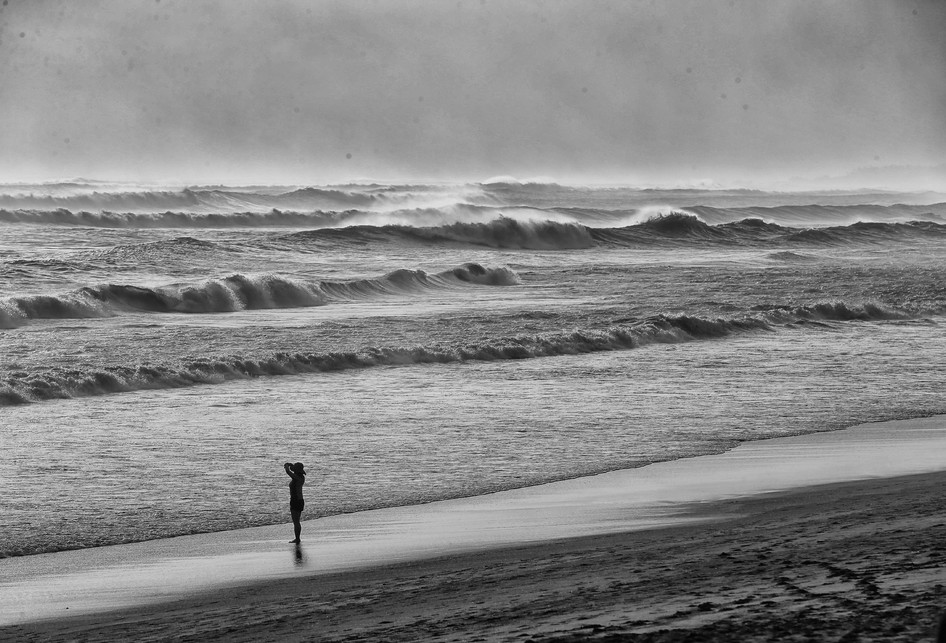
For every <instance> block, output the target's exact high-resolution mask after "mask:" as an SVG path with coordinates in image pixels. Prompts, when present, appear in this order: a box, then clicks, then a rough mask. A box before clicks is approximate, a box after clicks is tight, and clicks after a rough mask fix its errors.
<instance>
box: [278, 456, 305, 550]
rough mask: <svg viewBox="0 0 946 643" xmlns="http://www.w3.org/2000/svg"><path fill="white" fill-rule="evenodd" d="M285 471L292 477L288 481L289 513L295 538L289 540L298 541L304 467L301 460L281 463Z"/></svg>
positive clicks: (303, 503) (303, 504)
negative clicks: (290, 480)
mask: <svg viewBox="0 0 946 643" xmlns="http://www.w3.org/2000/svg"><path fill="white" fill-rule="evenodd" d="M283 466H284V467H285V469H286V473H287V474H288V475H289V477H290V478H292V482H290V483H289V513H290V515H292V526H293V528H294V529H295V531H296V539H295V540H291V541H289V542H293V543H300V542H302V539H301V538H300V537H299V536H300V535H301V534H302V523H301V522H299V520H300V518H301V517H302V510H303V509H304V508H305V500H304V499H303V498H302V485H304V484H305V467H304V466H303V465H302V463H301V462H296V463H295V464H290V463H288V462H287V463H286V464H285V465H283Z"/></svg>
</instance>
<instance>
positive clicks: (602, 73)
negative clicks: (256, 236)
mask: <svg viewBox="0 0 946 643" xmlns="http://www.w3.org/2000/svg"><path fill="white" fill-rule="evenodd" d="M944 16H946V8H944V4H943V3H938V2H916V3H914V2H903V3H873V2H853V3H852V2H826V3H809V2H803V1H801V0H797V1H788V2H780V3H757V2H752V1H750V0H739V1H734V2H727V1H716V0H712V1H709V2H704V1H700V2H697V1H692V2H689V1H688V2H683V1H672V2H618V1H616V0H604V1H600V2H593V3H587V2H579V1H577V0H575V1H572V2H515V3H508V2H480V1H478V0H477V1H475V2H467V1H466V0H461V2H457V3H447V2H441V1H439V0H429V1H425V2H417V1H410V0H408V1H405V2H397V3H385V2H374V3H372V2H359V3H349V2H318V3H310V2H302V1H301V0H300V1H298V2H295V1H287V0H273V1H269V2H250V1H242V0H228V1H224V0H188V1H184V0H178V1H175V0H161V1H160V2H155V1H154V0H149V1H145V0H108V1H105V0H99V1H97V2H96V1H88V2H83V3H70V2H66V1H54V0H29V1H25V0H8V5H7V6H4V7H3V11H2V13H0V85H2V86H3V88H4V91H3V92H2V94H0V119H2V122H3V123H5V125H6V126H5V127H3V128H0V146H2V149H4V151H5V154H4V157H3V159H2V160H0V173H2V174H6V175H15V174H16V173H17V172H20V173H30V172H32V173H34V174H37V175H38V174H44V175H57V176H63V175H75V174H83V175H89V174H97V175H109V176H116V175H121V176H128V177H132V178H134V177H145V176H147V177H152V178H172V179H179V180H200V179H202V178H215V179H216V178H219V179H222V180H226V179H230V180H254V179H255V180H267V181H279V180H280V179H283V180H285V181H302V182H319V181H320V180H338V179H344V178H350V177H353V176H367V175H372V176H379V177H410V176H414V177H430V178H437V177H441V178H456V177H459V178H482V177H484V176H490V175H495V174H505V173H509V174H514V175H517V176H523V175H537V174H542V175H552V176H556V177H563V178H568V177H577V178H582V179H589V178H596V177H598V178H601V179H602V180H615V179H626V180H633V179H635V178H642V179H648V178H658V177H665V178H685V177H686V176H714V177H720V176H725V175H730V176H739V175H740V174H742V175H745V174H749V173H752V174H765V173H768V174H770V175H771V174H778V173H784V172H792V173H798V172H800V171H804V170H805V169H806V168H807V169H810V170H811V171H812V172H831V171H839V170H841V169H845V168H850V167H858V166H864V165H869V164H870V163H871V162H872V161H873V160H874V159H875V157H876V159H877V160H878V161H879V162H881V163H883V164H902V163H933V162H937V161H939V162H941V160H942V159H943V156H944V155H943V152H944V150H946V128H943V127H942V123H943V122H946V87H944V78H943V74H942V70H943V69H944V68H946V45H944V41H943V39H942V38H941V35H940V34H941V33H942V32H941V28H942V27H943V26H946V21H944Z"/></svg>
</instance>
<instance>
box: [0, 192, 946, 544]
mask: <svg viewBox="0 0 946 643" xmlns="http://www.w3.org/2000/svg"><path fill="white" fill-rule="evenodd" d="M0 250H2V254H0V272H2V280H0V289H2V290H0V557H2V556H18V555H30V554H37V553H43V552H51V551H58V550H63V549H73V548H85V547H94V546H98V545H105V544H113V543H120V542H129V541H137V540H147V539H154V538H164V537H170V536H175V535H181V534H189V533H198V532H206V531H217V530H225V529H233V528H239V527H248V526H256V525H265V524H277V523H281V522H287V523H288V521H289V512H288V483H289V478H288V477H287V476H286V475H285V473H284V472H283V463H284V462H287V461H288V462H296V461H302V462H304V463H305V465H306V469H307V471H308V472H309V476H308V480H307V483H306V487H305V493H306V510H305V513H304V514H303V517H304V518H315V517H318V516H325V515H330V514H337V513H343V512H353V511H360V510H366V509H371V508H378V507H386V506H394V505H410V504H416V503H423V502H429V501H432V500H437V499H445V498H453V497H460V496H471V495H479V494H485V493H490V492H494V491H498V490H503V489H510V488H515V487H522V486H528V485H536V484H541V483H544V482H550V481H554V480H561V479H566V478H573V477H578V476H584V475H591V474H595V473H600V472H604V471H610V470H615V469H621V468H628V467H639V466H643V465H646V464H648V463H652V462H658V461H665V460H672V459H678V458H686V457H692V456H696V455H701V454H707V453H717V452H721V451H724V450H727V449H730V448H732V447H733V446H735V445H737V444H738V443H740V442H742V441H746V440H757V439H761V438H769V437H775V436H784V435H795V434H803V433H810V432H817V431H827V430H832V429H839V428H843V427H848V426H852V425H855V424H859V423H863V422H870V421H880V420H889V419H902V418H910V417H920V416H927V415H932V414H938V413H946V396H943V394H942V392H943V390H944V385H946V370H944V369H943V367H942V365H943V364H944V363H946V332H944V326H943V323H944V318H943V314H944V312H946V195H943V194H937V193H896V192H883V191H867V190H859V191H847V192H838V191H832V192H764V191H758V190H737V189H732V190H725V189H639V188H630V187H616V186H566V185H558V184H554V183H523V182H519V181H515V180H512V179H509V180H494V181H488V182H484V183H476V184H416V185H400V184H380V183H363V184H351V185H332V186H239V187H228V186H190V187H186V188H185V187H180V186H161V187H155V186H149V185H131V184H123V183H106V182H98V181H90V180H83V179H76V180H73V181H68V182H62V183H44V184H22V185H13V184H8V185H2V186H0ZM306 530H307V531H306V533H311V532H312V530H317V523H316V524H314V525H311V526H307V527H306ZM290 535H291V527H288V526H287V537H288V536H290ZM304 535H305V534H304Z"/></svg>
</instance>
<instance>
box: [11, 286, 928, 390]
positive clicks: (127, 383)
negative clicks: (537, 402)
mask: <svg viewBox="0 0 946 643" xmlns="http://www.w3.org/2000/svg"><path fill="white" fill-rule="evenodd" d="M471 272H472V273H474V274H476V273H478V272H479V271H478V270H476V269H473V270H472V271H471ZM419 273H420V271H416V272H414V271H406V272H405V273H404V274H400V273H399V274H397V275H393V276H389V277H391V279H392V281H401V280H407V281H408V282H412V281H414V280H415V279H419V278H422V277H421V275H420V274H419ZM445 274H452V273H439V276H441V277H442V276H444V275H445ZM487 274H488V273H487ZM481 276H482V275H481ZM920 313H921V311H910V310H906V309H895V308H891V307H886V306H883V305H881V304H878V303H874V302H866V303H860V304H851V303H845V302H819V303H814V304H810V305H805V306H778V305H772V306H759V307H756V309H754V310H753V311H752V312H750V313H749V314H747V315H742V316H736V317H730V318H709V317H701V316H697V315H654V316H651V317H647V318H645V319H628V320H620V321H619V323H616V324H615V325H612V326H611V327H609V328H606V329H603V330H602V329H579V330H574V331H571V332H561V333H546V334H541V335H520V336H516V337H505V338H496V339H492V340H488V341H483V342H472V343H466V344H434V345H427V346H410V347H383V346H381V347H366V348H364V349H363V350H360V351H352V352H337V353H312V352H304V351H300V352H291V353H290V352H279V353H273V354H270V355H267V356H264V357H262V358H245V357H241V356H227V357H205V358H200V359H193V360H188V361H184V362H180V363H176V364H169V365H168V364H165V365H133V366H111V367H107V368H102V369H98V370H89V371H82V370H66V369H49V370H46V371H43V372H39V373H24V372H18V373H10V374H7V375H6V376H5V377H3V378H2V379H0V405H11V404H25V403H30V402H37V401H42V400H47V399H55V398H63V397H75V396H85V395H103V394H108V393H117V392H122V391H131V390H141V389H150V388H179V387H184V386H194V385H198V384H213V383H219V382H223V381H227V380H234V379H247V378H254V377H266V376H279V375H288V374H302V373H317V372H325V371H338V370H345V369H355V368H371V367H374V366H385V365H406V364H424V363H455V362H464V361H469V360H485V361H492V360H509V359H528V358H538V357H551V356H559V355H575V354H583V353H592V352H599V351H615V350H628V349H634V348H638V347H641V346H645V345H648V344H654V343H681V342H689V341H698V340H712V339H721V338H725V337H727V336H731V335H737V334H742V333H748V332H757V331H772V330H775V327H776V326H777V325H780V324H782V325H785V324H799V323H804V322H808V321H812V320H828V321H851V320H888V319H907V318H911V317H915V316H916V315H917V314H920Z"/></svg>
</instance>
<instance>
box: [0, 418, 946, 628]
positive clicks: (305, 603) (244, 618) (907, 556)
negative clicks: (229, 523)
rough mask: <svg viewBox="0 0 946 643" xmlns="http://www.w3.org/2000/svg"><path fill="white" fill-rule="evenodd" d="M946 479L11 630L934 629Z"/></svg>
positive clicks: (893, 480) (865, 487)
mask: <svg viewBox="0 0 946 643" xmlns="http://www.w3.org/2000/svg"><path fill="white" fill-rule="evenodd" d="M859 435H860V436H863V433H861V434H859ZM842 440H843V439H842ZM855 441H856V440H855ZM789 444H791V440H790V441H789ZM847 444H848V446H851V444H850V441H848V442H847ZM931 444H934V443H931ZM935 444H936V445H937V447H936V448H937V449H940V450H939V451H938V452H937V453H935V454H933V459H934V460H935V459H936V458H941V461H942V462H944V463H946V457H944V456H946V454H944V453H943V451H942V450H941V443H939V442H935ZM862 446H863V445H862ZM737 451H738V450H737ZM842 451H843V450H841V451H838V452H839V453H840V452H842ZM854 451H855V452H857V453H864V452H866V450H865V449H864V448H858V449H854ZM847 452H850V451H849V450H848V451H847ZM818 453H819V454H820V453H822V451H821V450H819V452H818ZM713 457H720V456H713ZM809 459H810V458H809ZM856 459H860V457H859V456H858V458H856ZM750 460H752V461H755V462H756V463H758V461H759V458H758V457H756V458H751V459H750ZM762 460H763V461H764V458H762ZM730 462H732V460H730ZM872 466H873V467H874V468H876V467H877V465H876V463H874V464H873V465H872ZM891 466H893V464H891ZM895 468H896V467H894V469H895ZM943 468H946V466H944V467H943ZM888 473H889V472H888ZM744 474H745V471H742V472H741V473H740V474H739V475H737V476H736V478H737V479H739V480H742V479H743V478H744ZM805 475H810V472H806V473H805ZM854 477H857V476H854ZM746 484H749V483H746ZM944 484H946V472H935V473H924V474H919V475H911V476H900V477H886V478H873V479H868V480H857V481H853V482H836V483H833V484H827V485H820V486H810V487H805V488H801V489H794V490H789V491H781V492H777V493H764V494H762V495H755V496H750V497H743V498H733V499H723V500H715V501H704V502H695V503H694V502H690V503H689V504H685V505H681V506H679V507H678V510H679V511H682V512H683V513H682V515H681V513H679V511H678V512H675V513H674V517H675V519H677V524H675V525H674V526H669V527H659V528H650V529H646V530H639V531H628V530H627V529H626V528H624V529H621V530H619V531H618V532H617V533H607V534H605V535H591V536H575V537H568V538H558V539H548V540H545V541H541V540H540V541H539V542H534V543H532V544H527V545H522V546H512V545H508V544H507V545H504V546H499V545H494V546H490V547H486V548H478V550H477V551H473V552H471V553H462V552H449V551H448V552H442V553H438V552H437V551H434V552H432V553H431V554H430V555H428V556H427V557H417V556H414V557H411V559H409V560H405V561H404V562H397V563H393V564H392V563H388V564H383V563H375V564H372V565H371V566H367V567H361V568H349V569H347V570H345V571H332V570H331V569H328V568H326V569H322V570H321V571H319V572H318V573H313V572H312V571H311V570H310V571H308V572H304V573H297V574H296V575H294V576H287V577H283V578H279V579H276V580H263V579H261V578H257V580H256V582H252V583H242V582H240V583H230V584H229V585H224V586H217V587H215V588H214V589H213V590H212V591H202V592H199V593H181V594H180V596H179V597H178V599H176V600H169V601H165V602H161V603H153V604H146V605H142V606H137V607H132V608H128V609H121V610H114V611H108V610H97V611H93V612H91V613H89V614H86V615H82V616H78V617H70V618H56V619H52V620H33V621H31V622H27V623H22V624H18V625H12V626H8V627H3V628H0V639H2V640H24V641H48V640H122V639H134V640H139V641H149V640H194V641H196V640H210V639H225V640H238V641H256V640H277V639H279V640H289V641H304V640H319V641H335V640H350V641H354V640H366V641H376V640H384V641H418V640H437V641H440V640H443V641H450V640H460V641H467V640H522V641H529V640H532V641H537V640H548V641H578V640H601V641H618V640H621V641H624V640H627V641H707V640H720V641H732V640H739V641H754V640H758V641H772V640H780V641H791V640H797V641H808V640H812V641H821V640H844V641H868V640H874V641H919V640H931V638H932V635H933V632H934V630H935V625H936V620H937V618H938V615H939V613H940V612H941V611H942V610H943V609H944V608H946V589H944V586H946V565H944V562H946V560H944V553H946V500H944V498H943V493H942V489H943V488H944ZM749 486H750V487H751V484H749ZM796 486H797V485H796ZM684 495H685V494H684ZM680 518H684V519H687V520H691V522H685V521H684V522H680V521H679V519H680ZM319 522H320V521H316V522H314V523H310V524H309V525H307V527H308V528H310V529H313V530H314V529H315V527H316V526H317V524H318V523H319ZM143 545H144V544H143ZM282 547H283V552H282V553H283V555H285V553H286V551H285V547H286V546H285V544H283V546H282ZM67 553H68V552H67ZM75 555H77V556H79V557H83V558H88V557H89V556H90V554H86V553H83V552H78V553H76V554H75ZM308 555H309V556H313V555H315V551H314V550H311V549H310V550H309V553H308ZM32 558H37V559H38V558H39V557H27V558H26V559H25V560H28V559H32ZM394 560H396V559H394ZM99 567H100V568H101V567H104V565H100V566H99ZM9 589H10V588H9V587H0V590H2V591H8V590H9ZM47 591H48V594H49V595H55V594H56V591H57V590H56V584H55V583H54V582H52V581H50V582H49V583H48V586H47ZM0 603H2V601H0Z"/></svg>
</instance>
